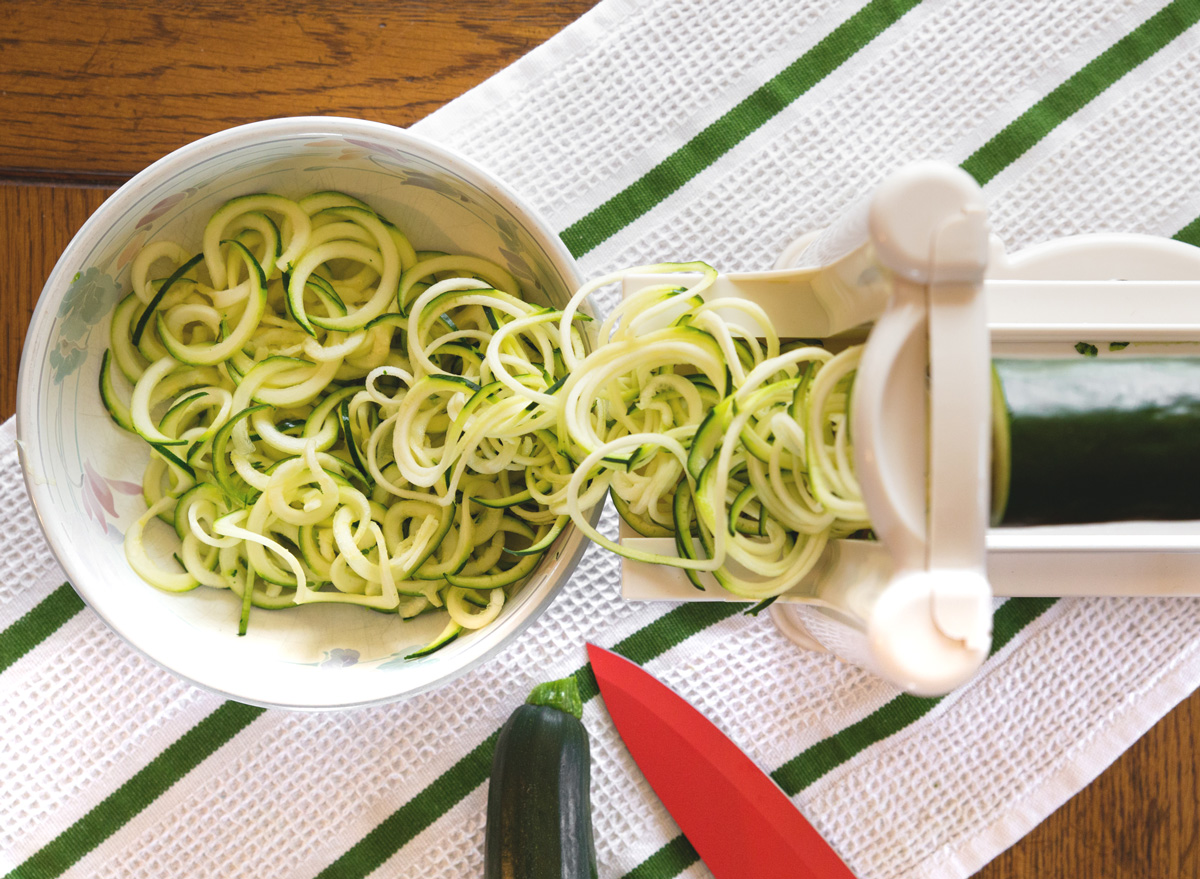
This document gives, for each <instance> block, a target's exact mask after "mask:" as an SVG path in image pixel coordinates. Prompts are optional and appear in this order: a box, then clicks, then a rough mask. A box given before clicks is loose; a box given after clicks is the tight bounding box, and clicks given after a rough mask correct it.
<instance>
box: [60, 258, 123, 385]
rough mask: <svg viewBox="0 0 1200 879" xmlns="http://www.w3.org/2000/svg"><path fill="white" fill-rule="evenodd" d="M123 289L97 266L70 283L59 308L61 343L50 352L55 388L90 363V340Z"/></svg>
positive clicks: (80, 273) (78, 275)
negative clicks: (94, 328) (88, 355)
mask: <svg viewBox="0 0 1200 879" xmlns="http://www.w3.org/2000/svg"><path fill="white" fill-rule="evenodd" d="M120 293H121V289H120V287H118V286H117V283H116V281H114V280H113V279H112V278H111V277H109V276H108V275H106V274H105V273H104V272H102V271H100V270H99V269H98V268H96V267H95V266H93V267H91V268H89V269H88V270H87V271H84V272H79V273H77V274H76V275H75V277H74V278H73V279H72V280H71V286H70V287H68V288H67V292H66V295H65V296H63V300H62V304H61V305H60V306H59V308H58V325H57V326H58V339H57V342H56V344H55V346H54V347H53V348H52V349H51V350H50V369H51V370H52V371H53V373H54V382H55V384H60V383H61V382H62V380H63V379H65V378H66V377H67V376H69V375H70V374H71V373H73V372H74V371H75V370H77V369H78V368H79V367H80V366H81V365H82V364H83V361H84V360H86V359H87V337H88V335H89V333H90V332H91V330H92V327H94V326H96V324H98V323H100V321H101V320H103V318H104V316H105V315H106V314H108V312H109V310H110V309H111V308H112V306H113V305H114V304H115V303H116V301H117V298H118V297H119V296H120Z"/></svg>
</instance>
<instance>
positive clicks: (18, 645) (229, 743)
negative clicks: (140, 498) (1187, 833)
mask: <svg viewBox="0 0 1200 879" xmlns="http://www.w3.org/2000/svg"><path fill="white" fill-rule="evenodd" d="M1198 18H1200V11H1198V10H1197V9H1196V8H1195V4H1190V3H1183V2H1180V0H1176V2H1170V3H1167V2H1161V0H1151V2H1134V0H1124V2H1115V3H1114V2H1111V0H1070V2H1063V3H1053V4H1034V3H1029V4H1013V3H1004V2H998V0H991V2H984V0H970V2H963V3H948V2H946V3H942V2H925V3H917V2H915V0H894V2H883V0H872V2H868V3H865V4H864V3H863V0H850V2H840V0H812V2H806V3H804V4H796V3H792V2H784V0H746V2H739V3H737V4H732V3H726V2H723V0H659V2H635V0H603V2H602V3H600V5H598V6H597V7H595V9H593V11H592V12H590V13H589V14H587V15H585V16H584V17H583V18H582V19H581V20H580V21H578V22H577V23H576V24H574V25H572V26H571V27H570V28H568V29H567V30H565V31H564V32H563V33H561V34H559V35H558V36H556V37H555V38H553V39H552V40H550V41H549V42H548V43H547V44H545V45H543V46H542V47H540V48H538V49H537V50H535V51H534V52H533V53H531V54H530V55H529V56H527V57H526V58H524V59H522V60H521V61H520V62H518V63H517V64H516V65H514V66H513V67H511V68H509V69H508V70H506V71H504V72H502V73H501V74H499V75H497V76H496V77H494V78H493V79H491V80H489V81H488V82H486V83H484V84H483V85H481V86H480V87H478V88H477V89H475V90H473V91H472V92H470V93H468V94H466V95H464V96H463V97H462V98H460V99H458V100H456V101H455V102H453V103H451V104H450V105H448V106H446V107H445V108H443V109H442V110H439V111H438V112H436V113H434V114H433V115H432V116H431V117H429V118H428V119H426V120H424V121H422V122H421V123H419V124H417V125H416V126H414V131H416V132H418V133H420V134H422V135H425V136H427V137H430V138H432V139H435V140H437V141H440V142H442V143H445V144H447V145H449V146H451V147H453V148H455V149H456V150H458V151H460V152H462V153H464V154H465V155H466V156H468V157H469V158H471V159H473V160H475V161H476V162H478V163H480V164H481V165H483V166H485V167H486V168H487V169H489V170H490V171H492V172H494V173H496V174H497V175H498V176H500V177H501V178H502V179H504V180H505V181H506V182H508V183H509V184H510V185H511V186H512V187H514V188H515V189H516V190H517V191H518V192H520V193H521V194H522V196H523V197H524V198H525V199H526V200H528V201H529V202H530V203H532V205H533V206H534V207H535V208H536V209H538V210H540V211H541V212H542V213H543V214H544V215H545V217H546V218H547V219H548V220H549V222H550V223H551V225H552V226H554V227H555V228H556V229H559V230H560V231H561V233H562V236H563V239H564V240H565V241H566V242H567V244H568V246H569V248H570V249H571V250H572V252H573V253H574V254H575V255H576V256H577V258H578V259H579V261H580V266H581V270H582V274H583V275H584V276H585V277H589V276H595V275H598V274H600V273H603V272H607V271H611V270H615V269H620V268H623V267H627V266H633V265H641V264H646V263H653V262H658V261H666V260H670V261H677V260H691V259H703V260H706V261H708V262H709V263H711V264H712V265H714V266H717V267H718V268H720V269H722V270H725V271H734V270H749V269H761V268H767V267H769V266H770V265H771V264H772V263H773V261H774V259H775V257H776V256H777V254H778V253H779V252H780V251H781V250H782V249H783V248H784V247H785V246H786V245H787V244H788V242H790V241H792V240H793V239H794V238H796V237H797V236H798V235H800V234H802V233H805V232H808V231H810V230H813V229H816V228H820V227H822V226H823V225H825V224H827V223H828V222H829V221H830V220H831V219H833V218H834V217H836V216H837V215H838V214H839V212H840V211H841V210H842V209H843V208H845V207H846V206H847V205H849V204H851V203H852V202H853V201H855V200H856V199H857V198H858V197H860V196H861V195H862V194H863V193H865V192H867V191H869V190H870V189H871V188H872V187H873V186H874V185H876V184H877V183H878V182H879V181H880V180H882V179H883V177H884V176H886V174H887V173H888V172H889V171H891V170H892V169H894V168H896V167H898V166H899V165H901V164H903V163H905V162H907V161H910V160H914V159H921V158H940V159H945V160H948V161H951V162H954V163H956V164H961V165H962V166H963V167H964V168H966V169H967V170H968V171H969V172H970V173H972V174H973V175H974V176H975V177H976V179H977V180H979V181H980V182H981V183H982V184H983V185H984V191H985V194H986V196H987V199H988V202H989V205H990V210H991V212H992V224H993V230H994V231H995V232H996V233H997V234H998V235H999V236H1000V237H1001V238H1002V239H1003V240H1004V241H1005V242H1006V243H1007V244H1008V245H1009V248H1010V249H1017V248H1020V247H1023V246H1026V245H1029V244H1032V243H1036V242H1039V241H1043V240H1047V239H1050V238H1054V237H1058V236H1062V235H1069V234H1078V233H1083V232H1098V231H1122V232H1144V233H1149V234H1153V235H1160V236H1178V237H1180V238H1183V239H1184V240H1189V241H1192V240H1193V239H1195V238H1197V231H1196V230H1197V229H1200V221H1198V220H1200V163H1197V162H1195V161H1194V157H1195V156H1196V155H1198V154H1200V125H1195V124H1192V122H1193V120H1194V118H1195V107H1196V106H1200V72H1198V71H1200V30H1198V29H1197V26H1196V21H1197V19H1198ZM608 306H611V301H608V302H605V301H604V300H602V301H601V302H600V303H599V307H600V310H602V311H603V310H605V308H606V307H608ZM602 527H603V529H604V530H606V532H607V533H610V534H612V533H614V532H615V529H616V520H615V515H614V514H613V512H612V511H611V509H609V510H608V511H606V513H605V517H604V519H603V522H602ZM63 580H64V577H63V574H62V572H61V570H59V569H58V567H57V565H56V564H55V563H54V561H53V559H52V557H51V556H50V553H49V550H48V549H47V548H46V546H45V544H44V542H43V541H42V538H41V534H40V531H39V530H38V526H37V523H36V520H35V518H34V516H33V514H32V511H31V510H30V507H29V502H28V499H27V497H26V495H25V491H24V487H23V484H22V480H21V474H20V472H19V467H18V464H17V459H16V451H15V447H14V441H13V426H12V423H11V422H9V423H8V424H6V425H4V426H3V428H0V632H3V636H2V637H0V706H2V709H3V710H0V741H3V742H4V747H3V748H0V779H3V780H4V781H3V783H2V784H0V876H10V877H15V876H21V877H32V876H39V877H59V876H63V877H94V879H108V877H112V879H116V877H121V879H141V877H155V879H163V877H184V876H187V877H208V876H212V877H216V876H221V877H261V876H289V877H314V876H322V877H347V879H348V877H365V876H398V877H413V879H416V877H421V879H438V877H446V879H449V877H456V879H457V877H461V876H472V875H475V876H477V875H481V873H482V847H483V828H484V803H485V800H486V792H487V788H486V784H485V780H486V773H487V767H488V763H489V761H490V753H491V750H490V749H491V742H492V741H493V739H492V736H493V734H494V733H495V731H496V730H497V729H498V728H499V726H500V725H501V724H502V723H503V721H504V719H505V718H506V717H507V716H508V714H509V713H510V712H511V711H512V709H513V708H514V707H515V705H516V704H517V703H518V702H519V701H520V700H521V699H522V698H523V695H524V694H525V693H527V692H528V691H529V689H530V688H531V687H532V686H533V685H534V684H536V683H538V682H540V681H542V680H546V679H549V678H550V677H555V676H563V675H566V674H569V673H571V672H573V671H575V670H576V669H578V668H580V667H581V666H582V665H583V664H584V663H585V662H586V655H585V652H584V643H585V641H588V640H591V641H595V642H596V643H599V644H601V645H604V646H614V645H622V644H624V645H629V644H638V645H642V649H644V655H641V656H639V661H641V662H642V663H643V664H644V665H645V666H646V668H648V669H649V670H650V671H651V672H653V673H654V674H655V675H657V676H658V677H659V678H660V679H662V680H663V681H664V682H665V683H667V684H668V685H670V686H672V687H673V688H675V689H676V690H677V691H678V692H679V693H681V694H682V695H683V696H684V697H685V698H687V699H688V700H689V701H691V702H692V703H693V704H694V705H695V706H696V707H697V708H698V709H700V710H701V711H702V712H704V713H705V714H707V715H708V716H709V717H710V718H711V719H712V720H713V721H714V722H715V723H716V724H717V725H718V726H720V727H721V728H722V729H723V730H724V731H725V732H726V733H727V734H728V735H729V736H730V737H731V738H732V739H733V740H734V741H735V742H736V743H737V744H738V745H739V746H741V747H742V748H743V749H744V750H745V751H746V752H747V753H748V754H749V755H750V756H751V757H752V758H753V759H754V760H755V761H756V762H757V763H758V764H759V765H760V766H762V767H764V768H765V769H767V770H768V771H770V772H771V773H772V775H773V776H774V777H775V778H776V780H777V781H778V782H779V783H780V785H781V786H782V787H783V788H784V790H785V791H786V792H787V793H788V794H789V795H790V796H791V797H792V799H793V801H794V802H795V804H796V805H797V806H798V807H799V808H800V809H801V810H802V811H803V812H804V813H805V815H806V816H808V818H809V819H810V821H811V822H812V823H813V824H814V825H815V826H816V828H817V829H818V830H819V831H820V832H821V833H822V834H823V835H824V836H825V837H826V838H827V839H828V840H829V841H830V842H831V844H832V845H833V846H834V847H835V848H836V849H837V851H838V852H839V853H840V854H841V855H842V856H843V858H844V860H845V861H846V862H847V864H848V865H849V866H850V868H851V869H852V870H853V871H854V872H855V874H856V875H858V876H860V877H862V879H916V877H930V879H932V877H939V879H941V877H946V879H949V877H955V879H957V877H963V876H967V875H969V874H970V873H972V872H974V871H975V870H977V869H978V868H979V867H980V866H982V865H983V864H985V863H986V862H987V861H988V860H989V859H991V858H992V857H994V856H995V855H996V854H997V853H998V852H1000V851H1002V850H1003V849H1005V848H1006V847H1008V846H1009V845H1011V844H1012V843H1013V842H1014V841H1016V840H1017V839H1019V838H1020V837H1021V836H1022V835H1023V834H1024V833H1026V832H1028V830H1029V829H1030V828H1032V827H1033V826H1034V825H1035V824H1036V823H1037V822H1039V821H1040V820H1041V819H1042V818H1044V817H1045V816H1046V815H1047V814H1049V813H1050V812H1051V811H1053V810H1054V809H1055V808H1056V807H1057V806H1058V805H1059V804H1061V803H1062V802H1063V801H1064V800H1065V799H1067V798H1068V797H1070V796H1071V795H1073V794H1074V793H1075V792H1077V791H1078V790H1079V789H1080V788H1082V787H1083V786H1084V785H1085V784H1086V783H1087V782H1088V781H1089V780H1091V779H1092V778H1093V777H1094V776H1095V775H1096V774H1097V773H1099V772H1100V771H1101V770H1102V769H1103V768H1104V767H1105V766H1106V765H1108V763H1109V762H1111V761H1112V760H1113V759H1114V758H1115V757H1116V756H1117V755H1119V754H1120V753H1121V752H1122V751H1123V750H1124V749H1125V748H1127V747H1128V746H1129V745H1130V743H1132V742H1133V741H1134V740H1135V739H1136V738H1137V737H1138V736H1140V735H1141V734H1142V733H1143V732H1144V731H1145V730H1146V729H1147V728H1149V727H1150V726H1151V725H1152V724H1153V723H1154V722H1155V721H1156V720H1157V719H1158V718H1159V717H1161V716H1162V715H1163V714H1164V713H1165V712H1166V711H1168V710H1169V709H1170V708H1171V706H1173V705H1174V704H1176V703H1177V702H1178V701H1179V700H1180V699H1181V698H1183V697H1184V696H1185V695H1187V694H1188V693H1190V692H1191V691H1192V690H1193V689H1194V688H1195V687H1196V686H1197V684H1198V683H1200V656H1198V655H1197V647H1198V646H1200V601H1197V600H1196V599H1190V598H1185V599H1060V600H1057V601H1055V600H1051V599H1042V600H1034V599H1020V600H1011V601H1008V602H1004V603H1002V604H998V607H997V611H996V625H997V645H998V649H997V650H996V652H995V654H994V655H993V656H992V658H991V659H990V660H989V661H988V663H987V664H986V665H985V667H984V669H983V671H982V673H981V674H980V675H979V676H978V678H977V679H976V680H975V681H973V682H972V683H971V684H970V685H969V686H967V687H965V688H963V689H961V690H959V691H956V692H955V693H953V694H951V695H950V696H947V697H945V698H943V699H940V700H923V699H916V698H913V697H910V696H906V695H903V694H900V693H899V692H898V691H897V690H896V689H895V688H893V687H891V686H890V685H888V684H885V683H883V682H881V681H879V680H878V679H876V678H874V677H872V676H870V675H869V674H866V673H864V672H862V671H861V670H859V669H856V668H854V667H851V666H848V665H845V664H843V663H841V662H840V661H838V660H837V659H835V658H833V657H831V656H828V655H819V654H812V653H804V652H801V651H798V650H797V649H796V648H795V647H794V646H793V645H792V644H791V643H790V642H788V641H787V640H786V639H785V638H784V637H783V636H782V635H781V634H779V632H778V631H776V630H775V628H774V627H773V626H772V625H771V624H770V622H769V621H768V620H767V618H766V616H765V615H764V616H762V617H758V618H752V617H747V616H745V615H742V614H741V613H740V612H738V610H737V609H733V610H730V609H727V608H723V607H715V606H701V605H691V606H683V607H674V606H670V605H650V604H631V603H626V602H624V601H622V600H621V599H620V597H619V566H618V564H617V561H616V559H615V558H614V557H613V556H611V555H609V554H607V553H605V552H603V551H601V550H599V549H597V548H591V549H589V550H588V551H587V553H586V555H585V556H584V558H583V561H582V563H581V564H580V566H579V568H578V571H577V572H576V574H575V575H574V577H573V578H572V580H571V582H570V583H569V584H568V586H567V587H566V588H565V589H564V591H563V592H562V593H561V594H560V595H559V597H558V598H557V599H556V600H555V602H554V604H553V605H552V606H551V608H550V609H549V611H548V612H547V613H546V614H545V615H544V616H543V617H542V618H541V619H539V620H538V622H537V623H536V624H535V625H534V626H533V627H531V628H530V629H529V630H528V631H527V633H526V634H525V635H524V636H523V637H521V638H520V639H519V641H517V642H516V643H514V644H513V645H512V646H511V647H510V648H509V649H508V650H506V651H505V652H504V653H503V654H501V655H500V656H499V657H498V658H497V659H495V660H493V661H491V662H489V663H488V664H486V665H485V666H483V667H482V668H479V669H477V670H475V671H473V672H472V673H470V674H468V675H466V676H465V677H463V678H461V679H459V680H457V681H455V682H454V683H452V684H450V685H448V686H446V687H444V688H442V689H439V690H437V691H435V692H431V693H426V694H423V695H420V696H418V697H415V698H414V699H412V700H410V701H407V702H405V703H404V704H403V705H402V706H392V707H382V708H372V709H364V710H359V711H354V712H341V713H328V714H297V713H288V712H283V711H264V710H262V709H258V708H251V707H248V706H244V705H239V704H236V703H228V702H224V701H223V700H221V699H220V698H218V697H216V696H214V695H212V694H210V693H207V692H204V691H201V690H198V689H196V688H194V687H192V686H190V685H189V684H186V683H184V682H182V681H180V680H177V679H176V678H174V677H172V676H171V675H170V674H168V673H166V672H164V671H163V670H161V669H159V668H158V667H156V666H155V665H153V664H152V663H150V662H148V661H147V660H145V659H144V658H143V657H141V656H140V655H139V654H137V653H136V652H134V651H133V650H131V649H130V648H129V647H128V646H127V645H126V644H125V643H124V642H122V641H121V640H120V639H119V638H118V637H117V636H116V635H114V634H113V633H112V632H110V631H109V630H108V629H107V628H106V626H105V625H104V624H103V623H102V622H101V621H100V620H99V619H98V618H97V617H96V616H95V615H94V614H93V613H92V612H91V611H90V610H88V609H87V608H86V607H84V606H83V605H82V603H81V602H80V601H79V599H78V598H77V597H76V596H75V594H74V592H73V591H71V589H70V587H69V586H65V585H64V584H63ZM645 645H649V646H645ZM584 723H585V725H586V726H587V728H588V731H589V734H590V736H591V740H592V755H593V772H592V778H593V783H592V796H593V803H594V821H595V831H596V839H597V847H598V857H599V862H600V876H601V877H602V879H617V877H626V876H629V875H630V874H631V873H632V872H633V871H637V872H636V875H637V876H639V877H655V879H658V877H664V879H665V877H669V876H685V877H702V876H706V875H708V872H707V870H706V869H705V867H704V865H703V864H702V863H700V862H699V861H697V860H696V859H695V856H694V854H691V853H690V849H689V848H688V846H687V844H686V842H685V841H682V840H681V838H680V837H679V831H678V828H677V827H676V826H675V825H674V824H673V822H672V821H671V819H670V817H669V816H668V815H667V814H666V813H665V812H664V810H663V808H662V806H661V805H660V804H659V802H658V800H657V799H656V798H655V797H654V795H653V792H652V791H650V790H649V788H648V787H647V786H646V784H645V782H644V780H643V779H642V777H641V775H640V773H639V772H638V770H637V768H636V766H634V765H633V764H632V763H631V761H630V759H629V757H628V754H627V753H626V752H625V750H624V748H623V746H622V745H621V742H620V739H619V737H618V736H617V734H616V732H615V730H614V729H613V727H612V725H611V723H610V722H609V719H608V717H607V714H606V713H605V711H604V707H603V704H602V702H601V700H600V699H598V698H591V699H590V700H589V701H588V702H587V704H586V705H585V709H584Z"/></svg>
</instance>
